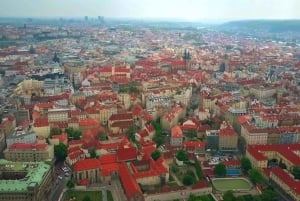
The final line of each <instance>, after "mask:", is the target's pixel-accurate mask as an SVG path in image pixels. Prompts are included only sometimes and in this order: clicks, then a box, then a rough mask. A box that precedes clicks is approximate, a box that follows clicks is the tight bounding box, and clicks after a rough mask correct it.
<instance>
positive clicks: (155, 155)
mask: <svg viewBox="0 0 300 201" xmlns="http://www.w3.org/2000/svg"><path fill="white" fill-rule="evenodd" d="M151 157H152V159H153V160H155V161H156V160H157V159H159V157H161V152H160V150H158V149H155V150H154V151H153V152H152V153H151Z"/></svg>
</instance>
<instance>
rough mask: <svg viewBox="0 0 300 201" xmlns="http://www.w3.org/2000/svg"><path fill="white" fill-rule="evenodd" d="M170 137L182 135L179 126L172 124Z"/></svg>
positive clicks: (180, 136)
mask: <svg viewBox="0 0 300 201" xmlns="http://www.w3.org/2000/svg"><path fill="white" fill-rule="evenodd" d="M171 137H173V138H174V137H175V138H182V137H183V133H182V130H181V128H180V126H174V127H173V128H172V130H171Z"/></svg>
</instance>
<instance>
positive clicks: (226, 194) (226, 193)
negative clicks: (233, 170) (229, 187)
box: [223, 191, 236, 201]
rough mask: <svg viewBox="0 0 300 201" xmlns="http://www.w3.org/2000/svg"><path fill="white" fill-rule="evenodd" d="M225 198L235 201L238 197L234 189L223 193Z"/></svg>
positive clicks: (225, 199) (225, 200)
mask: <svg viewBox="0 0 300 201" xmlns="http://www.w3.org/2000/svg"><path fill="white" fill-rule="evenodd" d="M223 200H224V201H235V200H236V198H235V196H234V195H233V192H232V191H226V192H225V193H224V195H223Z"/></svg>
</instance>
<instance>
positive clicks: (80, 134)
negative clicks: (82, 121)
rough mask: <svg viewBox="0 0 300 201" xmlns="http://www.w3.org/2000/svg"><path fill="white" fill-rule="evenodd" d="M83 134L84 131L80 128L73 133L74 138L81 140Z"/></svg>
mask: <svg viewBox="0 0 300 201" xmlns="http://www.w3.org/2000/svg"><path fill="white" fill-rule="evenodd" d="M81 136H82V132H81V131H80V130H75V131H74V133H73V136H72V137H73V140H79V139H80V138H81Z"/></svg>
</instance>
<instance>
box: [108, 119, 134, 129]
mask: <svg viewBox="0 0 300 201" xmlns="http://www.w3.org/2000/svg"><path fill="white" fill-rule="evenodd" d="M132 125H133V120H128V121H115V122H114V123H112V124H111V127H119V128H129V127H131V126H132Z"/></svg>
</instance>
